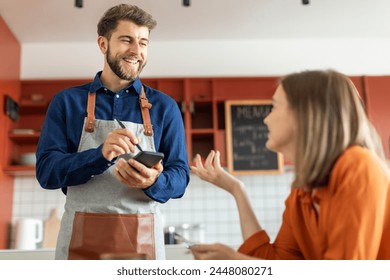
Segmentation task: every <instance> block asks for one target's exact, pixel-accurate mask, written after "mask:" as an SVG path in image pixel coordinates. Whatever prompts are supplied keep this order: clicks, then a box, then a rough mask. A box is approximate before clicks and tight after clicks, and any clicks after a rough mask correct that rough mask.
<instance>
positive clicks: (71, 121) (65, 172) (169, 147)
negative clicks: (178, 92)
mask: <svg viewBox="0 0 390 280" xmlns="http://www.w3.org/2000/svg"><path fill="white" fill-rule="evenodd" d="M100 74H101V72H99V73H97V74H96V77H95V79H94V81H93V82H91V83H87V84H84V85H80V86H76V87H73V88H69V89H64V90H62V91H61V92H59V93H58V94H56V95H55V96H54V97H53V99H52V101H51V103H50V105H49V108H48V110H47V113H46V117H45V121H44V124H43V127H42V131H41V136H40V139H39V143H38V148H37V164H36V176H37V179H38V181H39V183H40V184H41V186H42V187H43V188H45V189H58V188H62V189H63V191H64V193H66V188H67V187H68V186H77V185H80V184H83V183H85V182H87V181H88V180H90V178H91V177H92V176H94V175H98V174H101V173H103V172H104V171H106V170H107V169H108V168H109V166H110V165H111V164H112V163H113V162H110V161H108V160H106V159H105V158H104V157H103V154H102V146H103V143H102V144H101V145H100V146H99V147H97V148H93V149H89V150H86V151H82V152H77V149H78V146H79V142H80V138H81V133H82V129H83V124H84V121H85V117H86V115H87V98H88V93H89V92H96V106H95V116H96V119H101V120H113V119H115V118H118V119H120V120H123V121H130V122H134V123H142V114H141V109H140V105H139V102H138V98H139V95H140V94H141V89H142V83H141V81H140V80H139V79H137V80H135V81H134V82H133V83H132V84H131V85H130V86H129V87H127V88H124V89H122V90H121V91H119V92H117V93H114V92H111V91H110V90H109V89H107V88H105V87H104V85H103V84H102V82H101V80H100ZM144 89H145V94H146V97H147V98H148V100H149V102H150V103H151V104H152V105H153V106H152V109H151V110H149V113H150V119H151V122H152V125H153V132H154V134H153V137H154V144H155V148H156V151H159V152H162V153H164V155H165V157H164V161H163V165H164V171H163V172H162V174H161V175H160V176H159V178H158V180H156V182H155V183H154V184H153V185H152V186H151V187H149V188H147V189H146V190H144V192H145V194H146V195H148V196H149V197H150V198H152V199H154V200H156V201H159V202H166V201H167V200H169V199H170V198H179V197H181V196H183V194H184V192H185V189H186V187H187V185H188V182H189V167H188V158H187V149H186V141H185V134H184V126H183V120H182V116H181V113H180V110H179V108H178V106H177V103H176V102H175V101H174V100H173V99H172V98H171V97H169V96H168V95H166V94H164V93H162V92H160V91H157V90H155V89H152V88H150V87H148V86H146V85H144Z"/></svg>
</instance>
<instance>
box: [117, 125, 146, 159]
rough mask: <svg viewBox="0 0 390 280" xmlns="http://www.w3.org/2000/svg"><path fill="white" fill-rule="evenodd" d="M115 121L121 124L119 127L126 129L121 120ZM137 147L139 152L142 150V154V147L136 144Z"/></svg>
mask: <svg viewBox="0 0 390 280" xmlns="http://www.w3.org/2000/svg"><path fill="white" fill-rule="evenodd" d="M115 120H116V121H117V122H118V123H119V125H120V126H121V128H126V126H125V125H124V124H123V123H122V122H121V121H120V120H119V119H115ZM135 145H136V146H137V148H138V150H140V151H141V152H142V148H141V146H140V145H138V144H135Z"/></svg>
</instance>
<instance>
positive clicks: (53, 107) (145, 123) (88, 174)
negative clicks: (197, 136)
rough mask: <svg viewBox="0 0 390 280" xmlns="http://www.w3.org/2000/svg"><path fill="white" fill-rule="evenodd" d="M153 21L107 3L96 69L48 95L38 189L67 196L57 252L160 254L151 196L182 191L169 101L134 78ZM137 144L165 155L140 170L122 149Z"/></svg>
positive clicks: (176, 115) (183, 155)
mask: <svg viewBox="0 0 390 280" xmlns="http://www.w3.org/2000/svg"><path fill="white" fill-rule="evenodd" d="M155 26H156V21H155V20H154V19H153V18H152V16H151V15H149V14H148V13H146V12H145V11H143V10H142V9H140V8H138V7H137V6H132V5H126V4H120V5H117V6H114V7H112V8H110V9H109V10H107V12H106V13H105V14H104V15H103V17H102V18H101V20H100V21H99V23H98V39H97V41H98V46H99V48H100V50H101V52H102V54H103V56H104V67H103V71H101V72H98V73H97V74H96V76H95V79H94V80H93V81H92V82H90V83H88V84H85V85H80V86H77V87H73V88H69V89H64V90H62V91H61V92H59V93H58V94H57V95H55V97H54V98H53V100H52V101H51V103H50V106H49V108H48V111H47V114H46V117H45V122H44V125H43V128H42V132H41V137H40V140H39V143H38V149H37V165H36V171H37V172H36V174H37V179H38V181H39V183H40V184H41V186H42V187H43V188H45V189H60V188H61V189H62V191H63V192H64V193H65V194H66V196H67V197H66V203H65V212H64V215H63V217H62V222H61V230H60V233H59V236H58V242H57V248H56V259H99V258H101V256H102V254H105V253H114V254H121V255H122V254H133V255H134V253H137V254H140V256H145V257H146V258H147V259H164V258H165V253H164V252H165V251H164V239H163V228H162V222H161V217H160V210H159V203H164V202H166V201H168V200H169V199H170V198H180V197H182V196H183V194H184V192H185V189H186V187H187V185H188V182H189V167H188V162H187V150H186V142H185V134H184V126H183V121H182V117H181V113H180V110H179V108H178V106H177V104H176V102H175V101H174V100H173V99H172V98H171V97H169V96H168V95H166V94H164V93H162V92H160V91H157V90H155V89H152V88H150V87H148V86H146V85H143V84H142V82H141V80H140V79H139V75H140V73H141V71H142V69H143V68H144V67H145V65H146V62H147V55H148V52H147V51H148V45H149V35H150V31H151V30H152V29H153V28H154V27H155ZM115 119H118V120H121V123H122V124H123V125H124V128H122V127H120V125H119V123H118V122H117V121H114V120H115ZM172 143H174V144H172ZM138 146H139V147H140V148H141V149H142V150H145V151H159V152H161V153H164V155H165V156H164V161H163V162H162V161H160V162H158V163H157V164H155V165H154V166H152V167H151V168H149V167H147V166H145V165H143V164H142V163H140V162H138V161H136V160H134V159H132V158H130V159H129V160H125V159H124V157H122V155H123V154H129V155H130V157H132V156H134V155H135V154H137V153H138V152H139V149H138ZM127 156H128V155H127ZM126 158H128V157H126Z"/></svg>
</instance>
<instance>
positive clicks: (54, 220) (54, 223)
mask: <svg viewBox="0 0 390 280" xmlns="http://www.w3.org/2000/svg"><path fill="white" fill-rule="evenodd" d="M60 225H61V220H60V219H58V216H57V210H56V209H52V210H51V211H50V215H49V218H47V219H46V220H45V222H44V233H43V242H42V248H55V247H56V244H57V236H58V232H59V231H60Z"/></svg>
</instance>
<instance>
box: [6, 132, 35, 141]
mask: <svg viewBox="0 0 390 280" xmlns="http://www.w3.org/2000/svg"><path fill="white" fill-rule="evenodd" d="M40 134H41V133H40V132H34V133H28V134H13V133H10V134H9V135H8V137H9V139H11V140H12V142H14V143H16V144H38V140H39V136H40Z"/></svg>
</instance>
